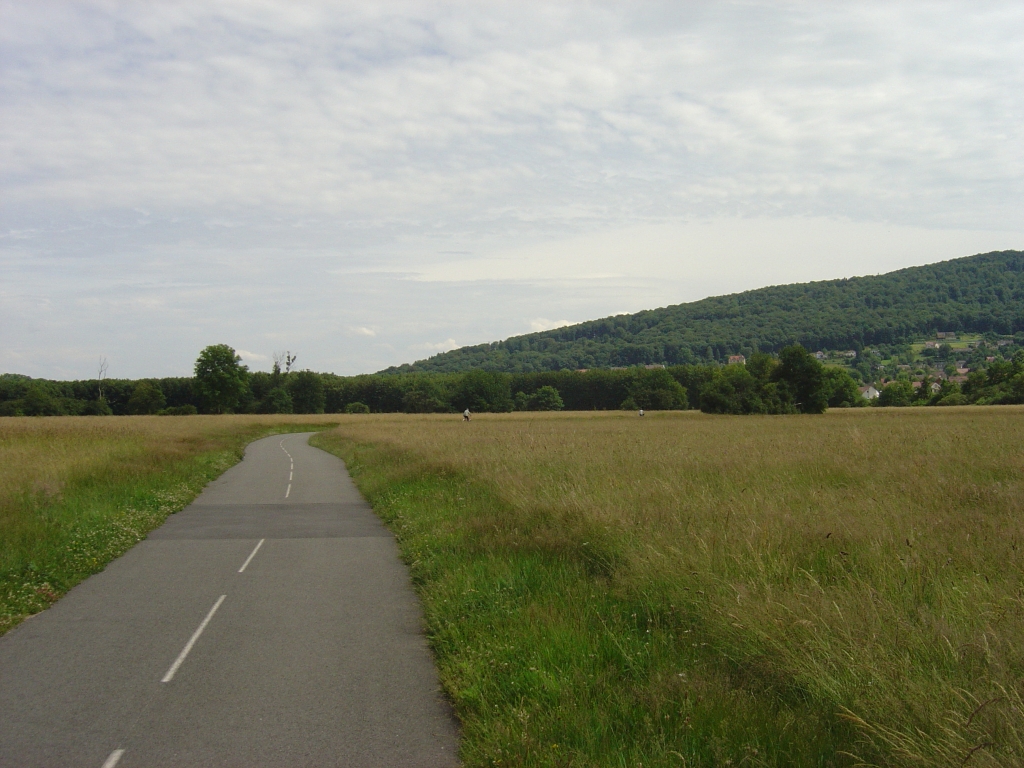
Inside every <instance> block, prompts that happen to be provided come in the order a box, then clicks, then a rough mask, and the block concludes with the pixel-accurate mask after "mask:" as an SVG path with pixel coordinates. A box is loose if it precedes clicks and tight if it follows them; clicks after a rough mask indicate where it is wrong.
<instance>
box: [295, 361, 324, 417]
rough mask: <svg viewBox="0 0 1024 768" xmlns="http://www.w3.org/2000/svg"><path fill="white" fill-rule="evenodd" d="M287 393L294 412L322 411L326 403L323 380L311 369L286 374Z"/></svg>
mask: <svg viewBox="0 0 1024 768" xmlns="http://www.w3.org/2000/svg"><path fill="white" fill-rule="evenodd" d="M288 393H289V394H290V395H291V396H292V405H293V407H294V410H295V413H323V412H324V406H325V405H326V403H327V395H326V393H325V392H324V381H323V379H322V378H321V377H320V374H318V373H313V371H299V372H297V373H292V374H290V375H289V376H288Z"/></svg>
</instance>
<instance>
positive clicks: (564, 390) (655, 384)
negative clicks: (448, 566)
mask: <svg viewBox="0 0 1024 768" xmlns="http://www.w3.org/2000/svg"><path fill="white" fill-rule="evenodd" d="M286 360H287V362H286V365H285V366H284V367H282V366H281V365H280V364H279V363H275V364H274V368H273V370H272V371H271V372H269V373H266V372H262V371H257V372H251V371H249V370H248V369H247V368H246V366H245V365H243V364H242V361H241V359H240V358H239V357H238V355H237V354H236V353H235V351H234V350H233V349H232V348H231V347H229V346H228V345H226V344H217V345H213V346H210V347H207V348H206V349H204V350H203V351H202V352H201V353H200V355H199V358H198V359H197V360H196V364H195V375H194V376H193V377H191V378H163V379H142V380H136V381H132V380H126V379H105V380H102V381H101V380H98V379H94V380H91V381H68V382H60V381H47V380H40V379H31V378H29V377H27V376H18V375H12V374H4V375H3V376H0V415H4V416H17V415H25V416H47V415H108V414H115V415H128V414H164V415H188V414H194V413H361V412H366V413H369V412H374V413H395V412H404V413H456V412H460V411H462V410H464V409H466V408H468V409H470V410H471V411H474V412H509V411H513V410H520V411H528V410H563V409H564V410H615V409H630V410H634V409H639V408H643V409H646V410H677V409H678V410H685V409H690V408H699V409H701V410H704V411H707V412H709V413H797V412H803V413H820V412H822V411H824V410H825V408H827V407H830V406H831V407H842V406H855V405H858V404H859V403H860V401H862V400H863V398H862V397H861V396H860V393H859V392H858V391H857V387H856V384H855V382H854V381H853V379H852V378H850V376H849V375H848V374H846V373H845V372H843V371H839V370H835V369H827V368H825V367H823V366H822V365H821V364H820V363H818V362H817V361H816V360H815V359H814V357H813V356H812V355H810V354H809V353H807V352H806V351H805V350H804V349H803V348H802V347H791V348H788V349H785V350H783V351H782V352H781V353H780V354H779V355H777V356H776V355H769V354H758V355H754V356H753V357H752V358H751V360H750V361H749V362H748V364H747V365H729V366H718V365H679V366H670V367H665V368H658V367H654V368H645V367H632V368H626V369H621V370H607V369H604V370H590V371H546V372H539V373H518V374H507V373H501V372H496V371H481V370H475V371H467V372H465V373H449V374H431V373H411V374H398V375H382V374H371V375H364V376H348V377H346V376H336V375H334V374H324V373H315V372H313V371H310V370H295V371H293V370H291V363H292V362H293V361H294V358H291V357H290V356H288V358H286Z"/></svg>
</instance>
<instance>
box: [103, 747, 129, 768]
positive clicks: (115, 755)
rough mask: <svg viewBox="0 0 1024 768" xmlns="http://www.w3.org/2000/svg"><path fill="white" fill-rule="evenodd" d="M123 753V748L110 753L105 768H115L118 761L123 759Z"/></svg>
mask: <svg viewBox="0 0 1024 768" xmlns="http://www.w3.org/2000/svg"><path fill="white" fill-rule="evenodd" d="M123 754H124V750H123V749H115V750H114V751H113V752H111V753H110V757H108V758H107V762H105V763H104V764H103V768H114V766H115V765H117V761H118V760H120V759H121V755H123Z"/></svg>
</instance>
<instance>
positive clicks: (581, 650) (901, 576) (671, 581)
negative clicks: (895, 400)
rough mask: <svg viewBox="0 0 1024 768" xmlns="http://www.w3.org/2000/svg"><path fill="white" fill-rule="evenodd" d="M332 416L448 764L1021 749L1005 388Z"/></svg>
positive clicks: (965, 762)
mask: <svg viewBox="0 0 1024 768" xmlns="http://www.w3.org/2000/svg"><path fill="white" fill-rule="evenodd" d="M340 421H341V426H340V427H339V428H338V429H337V430H334V431H331V432H325V433H322V434H321V435H318V436H317V437H315V438H314V441H313V442H314V444H319V445H321V446H322V447H325V448H327V449H329V450H332V451H334V452H336V453H337V454H338V455H340V456H341V457H343V458H344V459H345V460H346V461H347V462H348V464H349V467H350V469H351V470H352V472H353V475H354V477H355V478H356V481H357V483H358V484H359V486H360V488H361V489H362V490H363V492H364V493H365V494H366V495H367V497H368V498H369V500H370V501H371V503H372V504H373V505H374V507H375V509H376V510H377V511H378V513H379V514H380V515H382V516H383V517H384V518H385V520H387V521H388V523H389V525H390V526H391V527H392V529H393V530H394V531H395V532H396V533H397V535H398V536H399V539H400V543H401V546H402V550H403V553H404V556H405V557H406V558H407V560H408V562H409V563H410V565H411V567H412V572H413V576H414V579H415V581H416V584H417V588H418V589H419V591H420V594H421V596H422V598H423V600H424V605H425V610H426V614H427V622H428V631H429V633H430V638H431V642H432V644H433V647H434V648H435V650H436V653H437V656H438V663H439V667H440V670H441V675H442V679H443V682H444V685H445V687H446V689H447V690H448V692H449V694H450V695H451V697H452V699H453V701H454V702H455V705H456V708H457V711H458V713H459V716H460V717H461V719H462V722H463V734H464V741H463V747H462V756H463V759H464V760H465V762H466V764H467V765H470V766H484V765H504V766H511V765H530V766H725V765H735V766H739V765H744V766H768V765H770V766H829V765H843V766H845V765H860V764H872V765H880V766H881V765H885V766H959V767H961V768H962V766H1007V767H1009V766H1020V765H1024V707H1022V700H1021V696H1022V693H1024V678H1022V673H1024V611H1022V607H1024V606H1022V594H1024V593H1022V588H1024V583H1022V579H1021V576H1022V567H1021V566H1022V557H1024V554H1022V549H1024V515H1022V511H1024V479H1022V472H1024V410H1021V409H1019V408H1014V407H998V408H983V407H973V408H965V409H958V408H946V409H909V408H907V409H896V410H885V409H858V410H855V411H833V412H830V413H828V414H826V415H825V416H806V417H804V416H786V417H754V416H746V417H725V416H705V415H702V414H697V413H656V414H649V415H648V416H647V417H645V418H643V419H641V418H638V417H637V416H635V415H634V414H620V413H606V414H580V413H565V414H554V415H542V414H509V415H503V416H490V415H481V416H478V417H476V418H474V420H473V421H472V422H471V423H468V424H465V423H462V422H461V421H460V420H459V419H458V417H450V416H401V415H393V416H392V415H381V416H366V417H341V419H340Z"/></svg>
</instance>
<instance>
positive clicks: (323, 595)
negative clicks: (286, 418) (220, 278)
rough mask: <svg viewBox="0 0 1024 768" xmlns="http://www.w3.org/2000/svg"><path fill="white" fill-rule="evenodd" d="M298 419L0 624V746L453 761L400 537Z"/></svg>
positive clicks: (265, 761) (272, 760)
mask: <svg viewBox="0 0 1024 768" xmlns="http://www.w3.org/2000/svg"><path fill="white" fill-rule="evenodd" d="M308 438H309V435H308V434H302V435H287V436H281V435H278V436H275V437H270V438H266V439H263V440H259V441H257V442H255V443H253V444H252V445H250V446H249V448H248V449H247V451H246V455H245V460H244V461H242V462H241V463H240V464H238V465H237V466H235V467H233V468H232V469H230V470H229V471H228V472H226V473H225V474H224V475H223V476H222V477H220V478H219V479H218V480H216V481H215V482H213V483H211V484H210V485H209V486H208V487H207V488H206V489H205V490H204V491H203V493H202V494H201V495H200V496H199V497H198V498H197V499H196V501H195V502H194V503H193V504H192V505H191V506H189V507H188V508H187V509H185V510H183V511H182V512H179V513H178V514H176V515H172V516H171V517H170V518H168V520H167V522H166V523H165V524H164V525H163V526H162V527H160V528H158V529H157V530H155V531H153V532H152V533H151V534H150V536H149V538H148V539H146V540H145V541H143V542H140V543H139V544H138V545H137V546H136V547H134V548H133V549H132V550H131V551H129V552H128V553H127V554H126V555H124V556H123V557H122V558H120V559H119V560H116V561H115V562H113V563H111V564H110V565H109V566H108V567H107V569H106V570H105V571H103V572H102V573H99V574H97V575H95V576H93V577H91V578H89V579H87V580H86V581H84V582H83V583H82V584H80V585H79V586H77V587H75V588H74V589H73V590H71V591H70V592H69V593H68V594H67V595H66V596H65V597H64V598H63V599H62V600H60V601H59V602H58V603H56V604H55V605H54V606H53V607H52V608H50V609H49V610H47V611H44V612H43V613H41V614H39V615H37V616H34V617H32V618H31V619H29V620H27V621H26V622H24V623H23V624H21V625H20V626H18V627H16V628H15V629H14V630H12V631H11V632H9V633H8V634H7V635H6V636H4V637H2V638H0V766H18V768H28V767H30V766H45V768H74V767H77V766H86V767H87V768H113V766H115V765H116V766H118V768H132V767H133V766H148V767H150V768H154V767H157V766H351V767H352V768H362V767H363V766H366V767H367V768H370V767H371V766H381V767H384V766H387V768H400V767H402V766H410V767H419V766H422V767H423V768H428V767H429V768H434V767H435V766H438V767H440V766H455V765H458V761H457V758H456V751H457V746H458V733H457V728H456V725H455V721H454V719H453V716H452V713H451V711H450V709H449V707H448V706H447V704H446V702H445V701H444V699H443V697H442V696H441V693H440V689H439V685H438V680H437V672H436V670H435V668H434V664H433V659H432V657H431V655H430V652H429V649H428V647H427V645H426V642H425V639H424V636H423V632H422V627H421V614H420V608H419V605H418V602H417V600H416V597H415V595H414V594H413V592H412V588H411V586H410V583H409V576H408V573H407V571H406V568H405V566H404V565H403V564H402V563H401V562H400V560H399V558H398V550H397V547H396V545H395V541H394V539H393V537H392V536H391V534H390V533H389V532H388V531H387V530H386V529H385V528H384V527H383V526H382V525H381V523H380V521H379V520H378V519H377V518H376V517H375V516H374V514H373V512H372V511H371V510H370V508H369V506H368V505H367V504H366V502H365V501H364V500H363V499H362V497H361V496H360V495H359V492H358V491H357V490H356V488H355V486H354V485H353V484H352V481H351V480H350V479H349V476H348V473H347V472H346V471H345V466H344V464H343V463H342V462H341V461H340V460H339V459H337V458H335V457H334V456H331V455H330V454H327V453H325V452H323V451H320V450H318V449H316V448H311V447H310V446H309V445H308V444H307V440H308ZM260 542H262V543H260ZM243 566H244V570H242V569H243ZM200 629H201V630H202V631H201V632H200V631H199V630H200ZM186 651H187V652H186ZM175 665H177V666H175Z"/></svg>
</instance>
